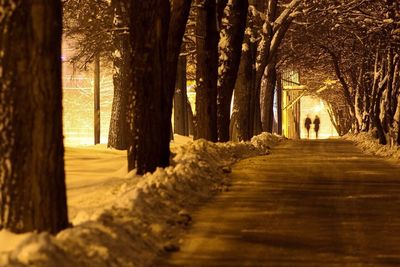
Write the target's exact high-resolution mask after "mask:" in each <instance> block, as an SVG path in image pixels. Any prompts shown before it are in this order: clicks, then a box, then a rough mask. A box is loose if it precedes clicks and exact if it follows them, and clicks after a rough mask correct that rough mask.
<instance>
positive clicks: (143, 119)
mask: <svg viewBox="0 0 400 267" xmlns="http://www.w3.org/2000/svg"><path fill="white" fill-rule="evenodd" d="M130 4H131V6H130V8H129V13H128V14H129V18H130V23H129V26H130V27H129V28H130V32H129V39H130V44H131V47H132V59H131V63H130V86H129V90H128V97H127V122H128V170H133V169H135V168H136V173H137V174H144V173H146V172H152V171H154V170H155V169H156V167H166V166H168V165H169V156H170V150H169V142H170V137H171V131H170V130H171V121H170V118H171V116H169V119H168V121H167V122H166V121H165V120H166V116H168V114H171V112H172V111H171V110H169V107H170V104H169V101H172V100H170V99H169V92H168V87H167V86H168V85H167V84H168V82H169V81H168V77H167V73H166V69H167V53H166V52H167V38H168V25H169V19H170V18H169V15H170V4H169V1H168V0H147V1H130ZM166 114H167V115H166Z"/></svg>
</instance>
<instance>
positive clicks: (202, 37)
mask: <svg viewBox="0 0 400 267" xmlns="http://www.w3.org/2000/svg"><path fill="white" fill-rule="evenodd" d="M196 4H197V18H196V36H197V37H196V52H197V65H196V136H195V139H199V138H204V139H206V140H209V141H213V142H216V141H217V76H218V61H217V58H218V39H219V36H218V31H217V7H216V0H204V1H203V0H197V1H196Z"/></svg>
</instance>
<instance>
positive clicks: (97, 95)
mask: <svg viewBox="0 0 400 267" xmlns="http://www.w3.org/2000/svg"><path fill="white" fill-rule="evenodd" d="M93 96H94V111H93V114H94V118H93V124H94V127H93V128H94V144H95V145H97V144H100V56H99V55H98V54H97V55H96V56H95V59H94V90H93Z"/></svg>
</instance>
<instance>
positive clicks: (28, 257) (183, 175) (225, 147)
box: [0, 133, 283, 267]
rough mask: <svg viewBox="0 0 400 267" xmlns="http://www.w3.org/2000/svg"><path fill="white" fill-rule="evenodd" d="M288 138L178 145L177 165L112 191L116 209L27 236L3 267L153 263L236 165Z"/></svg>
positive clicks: (2, 259)
mask: <svg viewBox="0 0 400 267" xmlns="http://www.w3.org/2000/svg"><path fill="white" fill-rule="evenodd" d="M282 140H283V138H281V137H278V136H275V135H271V134H266V133H263V134H261V135H259V136H257V137H254V138H253V139H252V140H251V142H245V143H243V142H242V143H233V142H228V143H217V144H215V143H211V142H207V141H205V140H197V141H194V142H189V143H187V144H186V145H183V146H176V147H173V153H174V158H173V163H172V166H170V167H167V168H165V169H162V168H158V169H157V170H156V171H155V172H154V173H152V174H150V173H148V174H146V175H144V176H143V177H138V176H136V175H134V174H133V173H130V174H128V177H130V179H126V181H125V182H123V183H122V184H120V185H118V186H117V187H116V188H114V189H113V194H114V199H115V203H113V205H112V206H111V207H110V208H108V209H105V210H102V211H101V212H100V213H98V215H97V216H95V217H91V218H86V219H85V220H82V223H81V224H78V225H76V226H74V227H72V228H69V229H66V230H64V231H62V232H60V233H59V234H58V235H57V236H51V235H49V234H47V233H40V234H37V233H31V234H28V235H27V236H26V237H25V238H23V240H20V242H19V244H18V245H16V246H15V244H14V245H13V250H11V251H8V252H2V253H1V254H0V266H7V267H11V266H13V267H16V266H18V267H22V266H38V267H39V266H40V267H53V266H54V267H56V266H57V267H63V266H65V267H67V266H68V267H70V266H74V267H80V266H85V267H90V266H93V267H94V266H96V267H102V266H124V267H129V266H147V265H149V264H151V262H152V261H153V260H154V258H155V257H156V256H157V255H159V254H160V253H165V252H168V251H175V250H178V249H179V239H178V238H179V234H180V233H181V232H182V231H183V230H184V229H185V227H187V226H188V225H189V224H190V222H191V216H190V212H189V211H190V210H191V208H193V206H194V205H195V204H198V203H199V202H201V201H204V200H206V199H208V198H210V197H211V196H212V195H214V194H215V193H217V192H219V191H222V190H224V189H225V188H226V187H227V186H228V184H229V180H228V178H227V176H226V175H224V172H229V165H231V164H233V163H234V162H235V161H237V160H239V159H241V158H244V157H249V156H256V155H260V154H266V153H268V152H269V151H268V149H269V146H271V145H274V144H276V143H277V142H280V141H282ZM0 240H1V242H6V241H3V240H2V239H0Z"/></svg>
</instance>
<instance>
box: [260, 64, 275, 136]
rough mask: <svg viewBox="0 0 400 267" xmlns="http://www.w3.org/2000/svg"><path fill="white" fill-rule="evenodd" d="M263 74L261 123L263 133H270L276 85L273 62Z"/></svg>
mask: <svg viewBox="0 0 400 267" xmlns="http://www.w3.org/2000/svg"><path fill="white" fill-rule="evenodd" d="M265 74H266V75H265V79H266V81H265V84H264V86H263V87H262V88H261V90H262V93H261V96H262V98H261V122H262V130H263V132H268V133H272V127H273V123H274V94H275V85H276V67H275V63H274V62H271V63H270V64H268V66H267V68H266V71H265Z"/></svg>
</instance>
